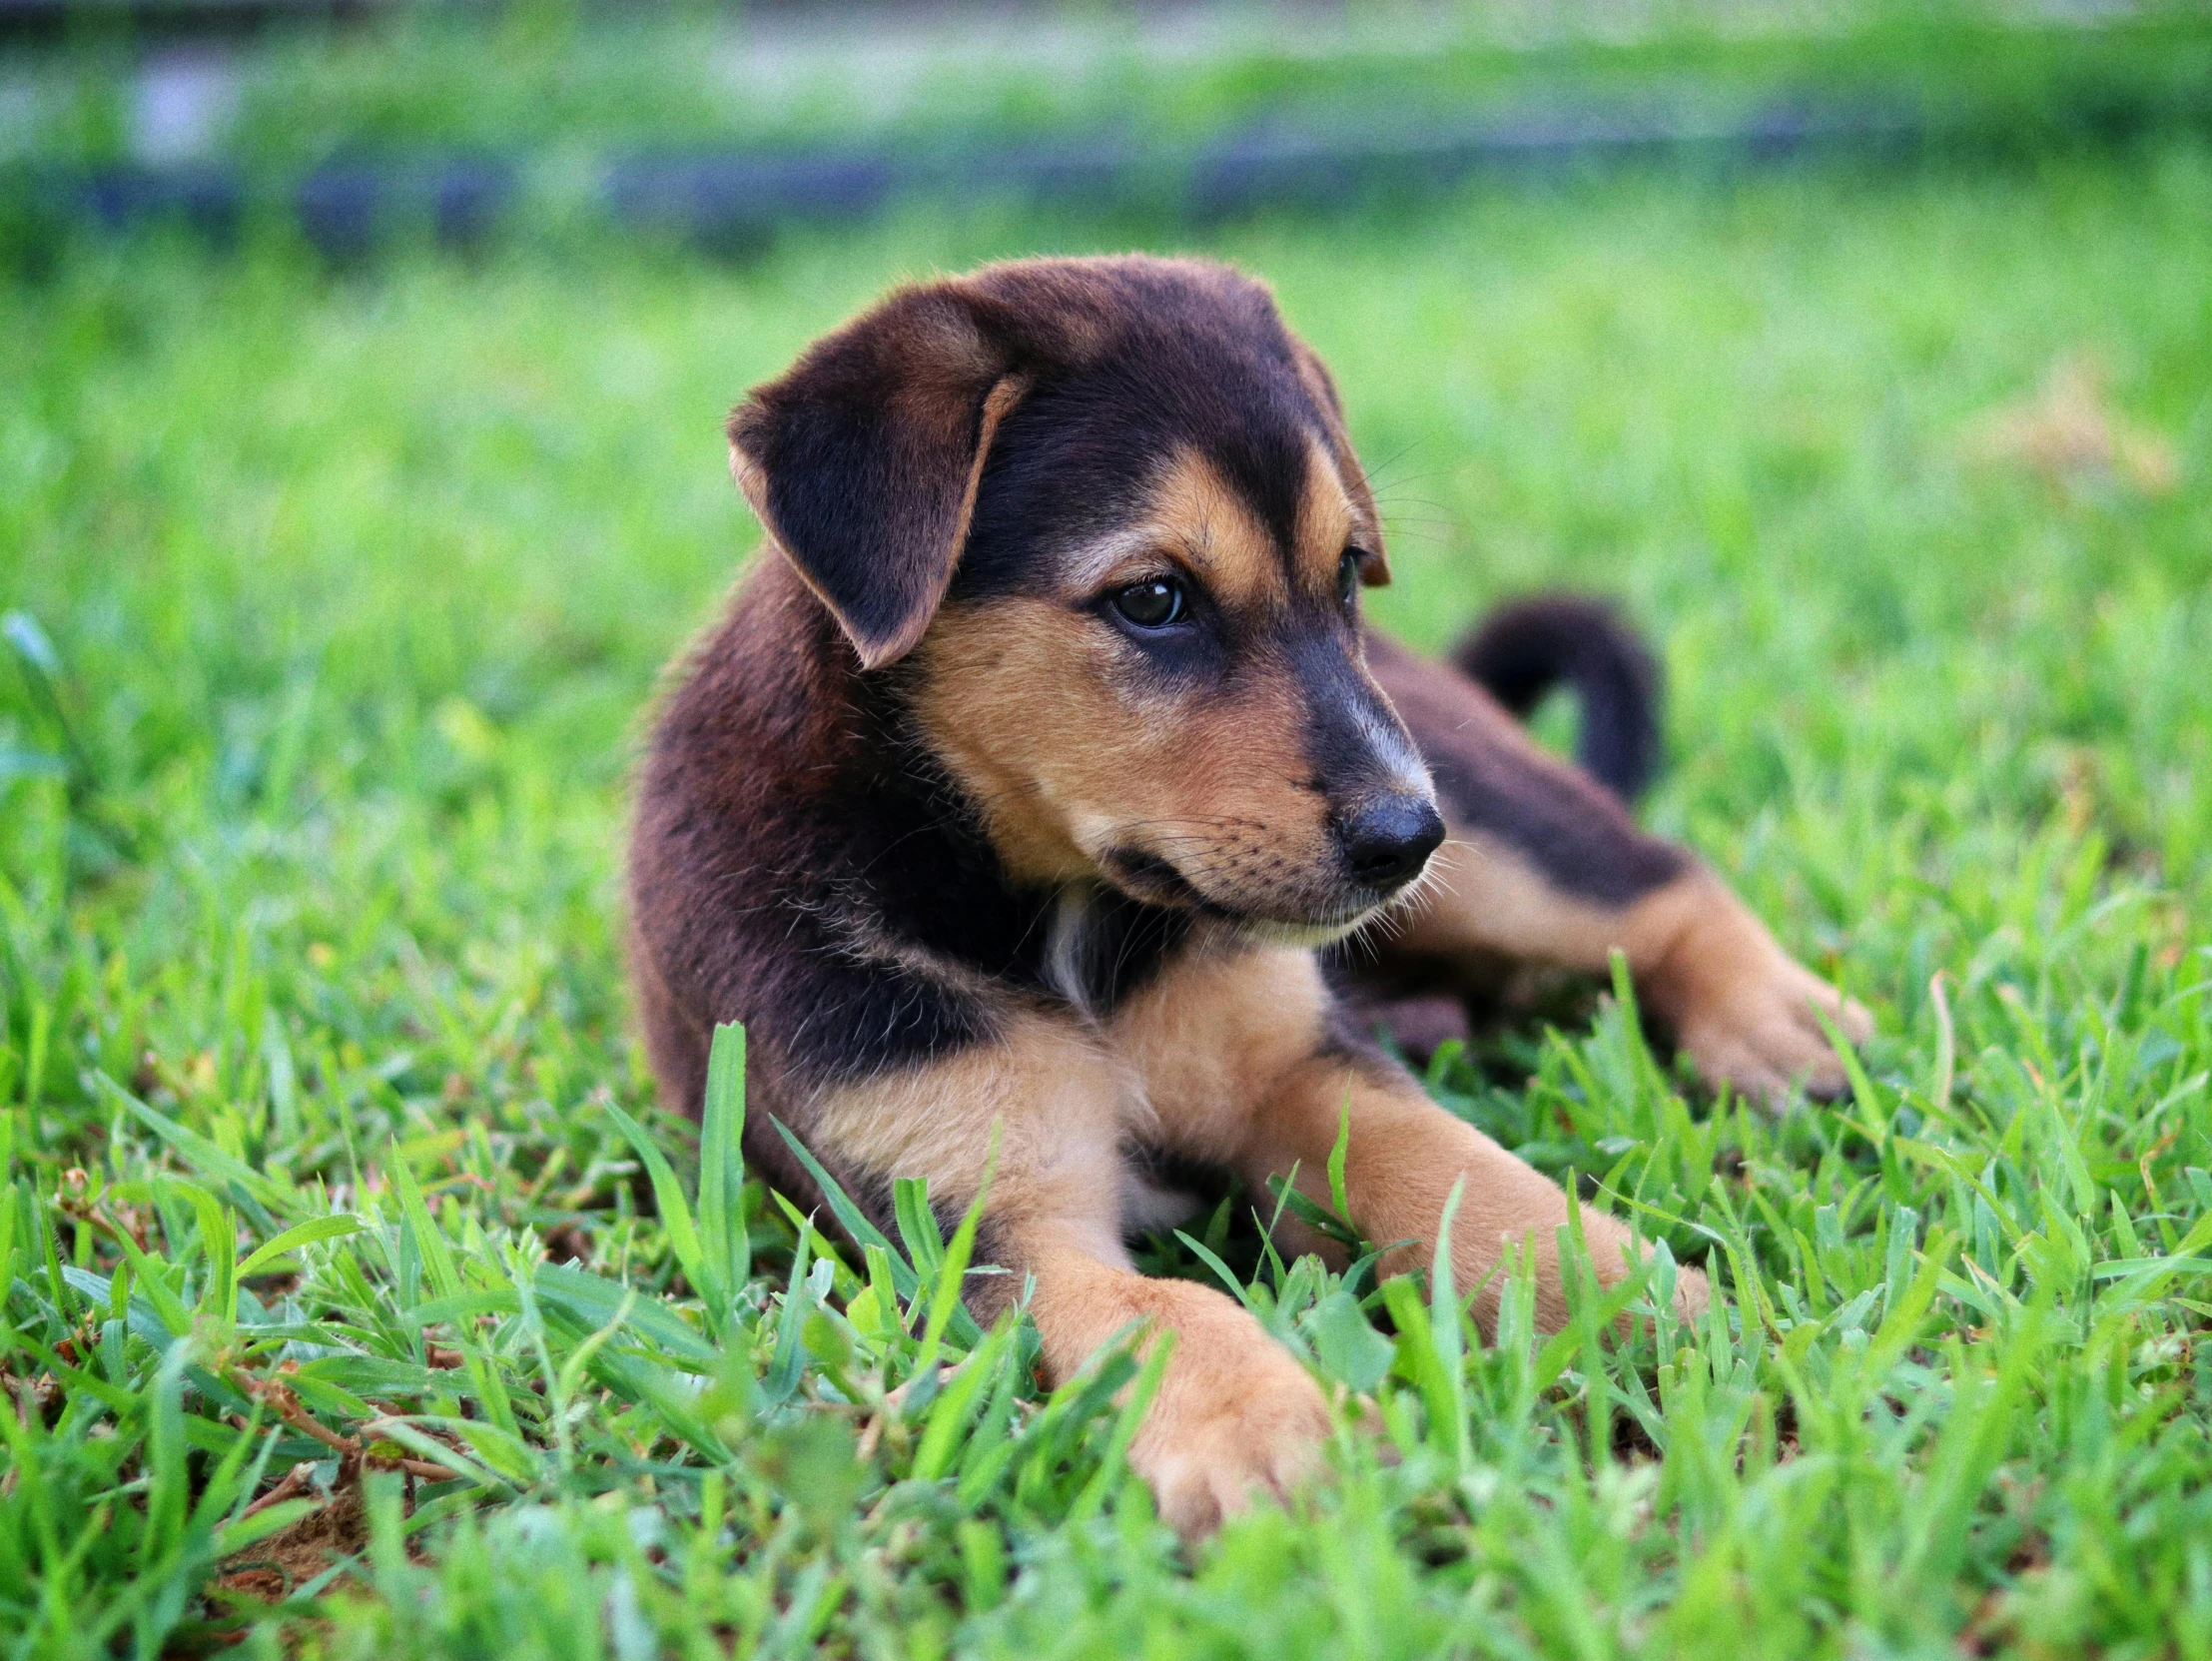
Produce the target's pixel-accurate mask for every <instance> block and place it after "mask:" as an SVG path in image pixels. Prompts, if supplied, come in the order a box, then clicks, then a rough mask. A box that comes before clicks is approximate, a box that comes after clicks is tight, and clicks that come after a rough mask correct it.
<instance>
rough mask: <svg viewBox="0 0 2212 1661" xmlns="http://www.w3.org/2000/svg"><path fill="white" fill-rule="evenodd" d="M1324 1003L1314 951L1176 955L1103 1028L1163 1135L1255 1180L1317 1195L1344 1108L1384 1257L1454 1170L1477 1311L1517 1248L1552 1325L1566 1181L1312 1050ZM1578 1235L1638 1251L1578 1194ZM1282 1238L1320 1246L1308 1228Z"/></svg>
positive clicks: (1691, 1288) (1365, 1214) (1356, 1183)
mask: <svg viewBox="0 0 2212 1661" xmlns="http://www.w3.org/2000/svg"><path fill="white" fill-rule="evenodd" d="M1327 1007H1328V1000H1327V993H1326V990H1325V989H1324V987H1323V986H1322V984H1321V979H1320V972H1319V970H1318V968H1317V967H1316V966H1315V964H1314V962H1313V960H1312V958H1311V956H1310V954H1306V953H1298V952H1289V951H1267V950H1255V951H1252V952H1249V953H1246V954H1244V955H1242V956H1240V957H1237V958H1234V959H1230V960H1225V961H1224V960H1220V959H1215V960H1211V961H1195V962H1190V963H1185V964H1181V965H1178V966H1177V967H1176V968H1175V969H1173V970H1172V971H1170V972H1169V973H1168V974H1167V975H1165V976H1163V977H1161V979H1160V981H1159V983H1158V984H1157V985H1156V986H1154V987H1153V988H1151V989H1149V990H1148V991H1147V992H1146V993H1145V994H1143V995H1141V996H1139V997H1138V998H1136V999H1133V1000H1131V1001H1130V1003H1129V1004H1128V1005H1127V1006H1126V1007H1125V1009H1124V1010H1123V1011H1122V1013H1121V1015H1120V1016H1119V1017H1118V1018H1117V1019H1116V1020H1115V1022H1114V1023H1113V1025H1112V1027H1111V1028H1110V1029H1109V1030H1108V1033H1107V1037H1108V1038H1109V1039H1110V1040H1111V1041H1112V1042H1113V1044H1114V1046H1115V1049H1116V1051H1117V1052H1118V1053H1119V1054H1120V1055H1122V1056H1124V1057H1125V1058H1127V1060H1128V1062H1129V1064H1130V1065H1131V1067H1132V1068H1134V1069H1135V1070H1136V1071H1137V1072H1138V1073H1139V1074H1140V1075H1141V1076H1142V1078H1143V1080H1144V1085H1145V1090H1146V1094H1147V1095H1148V1096H1149V1098H1150V1101H1151V1105H1152V1111H1153V1113H1154V1115H1155V1116H1156V1119H1157V1122H1158V1126H1159V1133H1158V1134H1159V1136H1160V1139H1161V1141H1162V1142H1163V1144H1165V1145H1166V1146H1168V1147H1171V1148H1173V1149H1174V1150H1175V1151H1176V1152H1178V1153H1180V1154H1183V1155H1185V1156H1187V1157H1190V1158H1195V1159H1202V1160H1209V1161H1215V1162H1219V1163H1222V1164H1226V1165H1229V1166H1231V1167H1233V1168H1236V1169H1238V1170H1240V1171H1241V1172H1242V1173H1243V1175H1244V1177H1245V1179H1246V1181H1247V1182H1248V1183H1249V1184H1251V1185H1252V1187H1253V1188H1254V1189H1255V1191H1256V1192H1258V1193H1261V1194H1264V1193H1265V1192H1266V1189H1265V1183H1266V1179H1267V1178H1269V1177H1287V1176H1288V1175H1289V1174H1290V1172H1291V1171H1292V1169H1293V1167H1295V1168H1296V1170H1297V1171H1298V1174H1299V1175H1298V1183H1299V1187H1300V1188H1302V1189H1304V1190H1306V1191H1307V1192H1308V1193H1310V1194H1311V1195H1312V1196H1313V1197H1314V1198H1315V1199H1317V1200H1321V1201H1324V1202H1325V1201H1326V1200H1327V1198H1328V1182H1327V1177H1326V1172H1327V1169H1328V1159H1329V1154H1330V1151H1331V1149H1332V1148H1333V1147H1334V1146H1335V1142H1336V1137H1337V1130H1338V1126H1339V1123H1340V1116H1341V1115H1342V1114H1344V1113H1346V1112H1347V1111H1348V1112H1349V1114H1350V1118H1351V1140H1350V1143H1349V1145H1348V1147H1347V1150H1346V1163H1345V1184H1346V1198H1347V1199H1348V1200H1349V1201H1350V1203H1351V1207H1352V1217H1353V1221H1354V1222H1355V1223H1357V1224H1358V1226H1359V1227H1360V1229H1361V1230H1362V1232H1363V1233H1365V1235H1366V1236H1367V1238H1368V1239H1369V1240H1372V1241H1375V1242H1377V1243H1381V1244H1386V1243H1389V1242H1393V1241H1399V1240H1410V1241H1413V1242H1415V1243H1416V1244H1415V1245H1413V1246H1404V1247H1401V1248H1399V1249H1398V1250H1397V1251H1395V1252H1393V1253H1392V1254H1391V1255H1390V1256H1388V1257H1386V1258H1385V1259H1384V1269H1385V1272H1388V1273H1402V1272H1404V1271H1406V1270H1408V1269H1412V1268H1417V1267H1421V1266H1424V1265H1425V1264H1426V1263H1427V1262H1428V1260H1429V1256H1430V1254H1431V1252H1432V1250H1433V1246H1432V1245H1431V1244H1430V1243H1433V1242H1434V1240H1435V1238H1436V1231H1437V1226H1438V1224H1439V1222H1440V1221H1441V1219H1442V1217H1443V1212H1444V1203H1445V1201H1446V1199H1447V1198H1448V1196H1449V1195H1450V1193H1451V1189H1452V1185H1453V1184H1454V1183H1455V1182H1459V1181H1461V1180H1462V1179H1464V1182H1465V1188H1464V1190H1463V1192H1462V1195H1461V1199H1460V1206H1459V1212H1458V1215H1457V1221H1456V1224H1455V1226H1454V1230H1453V1236H1452V1240H1453V1251H1452V1260H1453V1267H1454V1270H1455V1272H1456V1273H1457V1274H1458V1275H1459V1277H1460V1285H1461V1287H1462V1288H1463V1289H1465V1290H1467V1291H1472V1290H1473V1289H1474V1288H1475V1287H1476V1285H1477V1284H1479V1283H1480V1282H1482V1281H1483V1280H1484V1278H1485V1277H1486V1276H1489V1277H1491V1284H1490V1285H1489V1286H1488V1287H1487V1288H1486V1289H1485V1290H1484V1292H1483V1293H1482V1296H1481V1298H1479V1299H1478V1301H1477V1303H1476V1313H1477V1315H1478V1317H1479V1318H1481V1319H1482V1321H1483V1322H1484V1324H1485V1326H1486V1327H1487V1326H1489V1325H1491V1324H1492V1323H1494V1321H1495V1319H1496V1314H1497V1300H1498V1291H1499V1286H1500V1281H1499V1280H1498V1278H1497V1277H1496V1276H1495V1273H1494V1271H1495V1270H1496V1269H1497V1267H1498V1263H1499V1260H1500V1258H1501V1257H1502V1256H1503V1255H1504V1253H1505V1252H1506V1251H1507V1250H1509V1249H1518V1250H1522V1251H1526V1252H1528V1253H1529V1254H1530V1256H1531V1258H1532V1259H1533V1262H1534V1265H1535V1276H1536V1290H1537V1316H1538V1319H1539V1320H1540V1321H1541V1322H1542V1323H1543V1324H1544V1325H1545V1326H1546V1327H1547V1328H1552V1327H1557V1326H1558V1325H1559V1324H1560V1323H1561V1322H1563V1321H1564V1320H1565V1319H1566V1314H1567V1304H1566V1296H1565V1291H1564V1289H1563V1277H1562V1270H1561V1266H1560V1258H1559V1244H1558V1231H1559V1230H1560V1229H1561V1228H1563V1227H1564V1226H1565V1225H1566V1223H1567V1197H1566V1196H1565V1194H1563V1193H1562V1192H1561V1191H1560V1189H1559V1187H1558V1186H1557V1185H1556V1184H1554V1183H1553V1182H1552V1181H1551V1180H1550V1179H1549V1178H1547V1177H1545V1176H1544V1175H1542V1174H1541V1173H1540V1172H1537V1171H1535V1170H1533V1169H1532V1168H1530V1167H1529V1166H1527V1165H1525V1164H1523V1163H1522V1162H1521V1161H1520V1160H1518V1159H1516V1158H1514V1157H1513V1156H1512V1155H1511V1154H1509V1153H1507V1152H1506V1151H1505V1150H1504V1149H1502V1148H1500V1147H1499V1146H1498V1145H1497V1144H1496V1143H1495V1142H1493V1141H1491V1140H1490V1139H1489V1138H1488V1137H1486V1136H1484V1135H1482V1134H1481V1133H1480V1132H1479V1131H1476V1130H1475V1129H1474V1128H1473V1127H1472V1126H1469V1125H1467V1124H1464V1123H1463V1122H1461V1121H1460V1120H1458V1119H1456V1118H1454V1117H1453V1116H1452V1115H1450V1114H1448V1113H1446V1112H1445V1111H1444V1110H1443V1109H1442V1108H1440V1107H1438V1106H1437V1105H1436V1104H1435V1103H1434V1102H1432V1101H1430V1100H1429V1099H1428V1097H1427V1096H1425V1095H1423V1094H1422V1092H1421V1090H1420V1087H1419V1086H1417V1085H1416V1084H1415V1083H1414V1082H1413V1081H1412V1079H1410V1078H1408V1077H1406V1076H1405V1075H1404V1074H1402V1073H1399V1072H1397V1071H1396V1070H1394V1069H1383V1068H1380V1067H1378V1066H1376V1065H1374V1064H1372V1063H1362V1062H1355V1061H1353V1060H1350V1059H1348V1058H1346V1057H1343V1056H1337V1055H1330V1054H1325V1053H1321V1052H1323V1050H1324V1047H1325V1046H1324V1039H1325V1034H1324V1030H1323V1026H1324V1021H1325V1017H1326V1011H1327ZM1583 1238H1584V1242H1585V1244H1586V1246H1588V1248H1589V1255H1590V1261H1591V1265H1592V1267H1593V1268H1594V1269H1595V1270H1596V1272H1597V1276H1598V1278H1599V1279H1600V1280H1601V1281H1602V1282H1605V1283H1607V1284H1611V1283H1612V1282H1614V1281H1617V1280H1619V1279H1620V1278H1621V1277H1622V1276H1623V1275H1624V1274H1626V1273H1627V1272H1629V1266H1630V1264H1631V1263H1633V1262H1634V1261H1635V1259H1636V1256H1637V1250H1636V1246H1635V1243H1634V1238H1633V1236H1632V1235H1631V1234H1630V1232H1629V1231H1628V1229H1626V1228H1625V1227H1624V1226H1623V1225H1622V1224H1620V1223H1619V1222H1617V1221H1616V1220H1614V1219H1613V1218H1610V1217H1608V1216H1606V1215H1605V1214H1603V1213H1602V1212H1599V1211H1597V1210H1595V1209H1594V1208H1585V1210H1584V1212H1583ZM1292 1244H1293V1245H1294V1246H1295V1248H1297V1249H1300V1250H1303V1249H1309V1248H1313V1247H1315V1246H1318V1245H1319V1243H1318V1242H1317V1241H1314V1240H1312V1239H1310V1238H1307V1237H1305V1236H1304V1235H1303V1234H1302V1232H1301V1234H1300V1235H1299V1237H1298V1238H1297V1239H1296V1240H1295V1241H1294V1242H1293V1243H1292ZM1680 1295H1681V1299H1682V1303H1683V1307H1684V1309H1685V1310H1686V1311H1692V1312H1694V1311H1695V1310H1696V1309H1699V1308H1702V1307H1703V1306H1704V1302H1705V1298H1706V1289H1705V1282H1704V1279H1703V1277H1702V1276H1700V1275H1698V1274H1696V1273H1695V1271H1692V1270H1685V1271H1683V1274H1682V1276H1681V1291H1680Z"/></svg>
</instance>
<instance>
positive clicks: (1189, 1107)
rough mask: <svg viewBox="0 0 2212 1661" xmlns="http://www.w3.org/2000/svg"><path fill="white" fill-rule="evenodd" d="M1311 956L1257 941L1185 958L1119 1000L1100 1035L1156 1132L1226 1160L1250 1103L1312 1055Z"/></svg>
mask: <svg viewBox="0 0 2212 1661" xmlns="http://www.w3.org/2000/svg"><path fill="white" fill-rule="evenodd" d="M1328 1002H1329V995H1328V989H1327V988H1326V987H1325V986H1324V985H1323V984H1322V981H1321V971H1320V966H1319V965H1318V964H1316V963H1315V962H1314V959H1313V954H1312V953H1311V952H1308V951H1300V950H1297V949H1295V948H1290V947H1256V948H1253V949H1252V950H1249V951H1246V952H1242V953H1239V954H1237V955H1234V956H1228V957H1196V956H1194V957H1191V958H1189V959H1186V960H1185V961H1183V962H1181V963H1178V964H1176V965H1175V966H1174V967H1173V968H1172V969H1170V970H1169V971H1168V972H1167V973H1166V974H1163V975H1162V976H1160V978H1159V979H1158V980H1157V981H1155V982H1154V983H1153V984H1152V985H1151V986H1149V987H1147V988H1145V989H1144V990H1143V991H1142V992H1140V993H1138V994H1137V995H1136V996H1135V997H1133V998H1131V999H1130V1000H1129V1001H1128V1002H1127V1003H1126V1004H1124V1005H1123V1006H1122V1008H1121V1009H1120V1011H1119V1012H1118V1014H1117V1015H1116V1016H1115V1018H1114V1020H1113V1023H1112V1025H1111V1026H1110V1027H1109V1028H1108V1029H1107V1037H1108V1039H1109V1040H1110V1042H1111V1043H1112V1044H1113V1045H1114V1047H1115V1049H1116V1051H1117V1052H1118V1053H1119V1054H1120V1055H1122V1056H1124V1057H1126V1058H1127V1061H1128V1064H1129V1066H1130V1068H1131V1069H1132V1070H1133V1071H1134V1072H1135V1073H1136V1074H1137V1075H1138V1076H1139V1077H1140V1078H1142V1079H1143V1081H1144V1089H1145V1094H1146V1095H1147V1096H1148V1097H1149V1099H1150V1101H1151V1104H1152V1111H1153V1114H1154V1116H1155V1117H1156V1118H1157V1119H1158V1121H1159V1122H1160V1127H1161V1134H1162V1135H1163V1136H1165V1137H1167V1138H1168V1139H1169V1140H1170V1141H1171V1142H1172V1144H1173V1146H1174V1147H1175V1149H1176V1150H1177V1151H1178V1152H1179V1153H1181V1154H1183V1155H1185V1156H1186V1157H1188V1158H1191V1159H1198V1160H1206V1161H1211V1162H1213V1163H1216V1164H1222V1165H1227V1164H1233V1163H1234V1162H1235V1161H1236V1160H1237V1159H1238V1157H1239V1156H1240V1154H1241V1153H1242V1150H1243V1148H1244V1145H1245V1141H1246V1139H1247V1136H1248V1131H1249V1122H1250V1116H1251V1113H1252V1108H1253V1104H1254V1103H1256V1102H1258V1101H1260V1100H1263V1099H1264V1097H1265V1096H1266V1094H1267V1092H1268V1091H1269V1090H1270V1089H1271V1088H1272V1087H1273V1085H1274V1083H1275V1081H1276V1080H1278V1079H1280V1078H1282V1077H1283V1076H1284V1075H1286V1074H1287V1073H1288V1072H1289V1071H1290V1070H1291V1069H1293V1068H1296V1067H1298V1066H1300V1065H1302V1064H1303V1063H1304V1062H1305V1061H1306V1059H1307V1058H1308V1057H1310V1056H1311V1055H1312V1054H1313V1049H1314V1045H1315V1044H1316V1043H1317V1042H1318V1041H1319V1039H1320V1036H1321V1031H1322V1023H1323V1020H1324V1018H1325V1014H1326V1011H1327V1009H1328Z"/></svg>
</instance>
